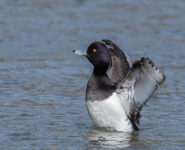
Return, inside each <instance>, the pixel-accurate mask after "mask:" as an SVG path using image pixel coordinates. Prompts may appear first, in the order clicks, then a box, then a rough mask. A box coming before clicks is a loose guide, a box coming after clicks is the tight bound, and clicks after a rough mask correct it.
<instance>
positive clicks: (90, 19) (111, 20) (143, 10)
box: [0, 0, 185, 150]
mask: <svg viewBox="0 0 185 150" xmlns="http://www.w3.org/2000/svg"><path fill="white" fill-rule="evenodd" d="M184 8H185V1H184V0H168V1H166V0H155V1H152V0H140V1H135V0H117V1H113V0H99V1H90V0H70V1H69V0H29V1H28V0H1V1H0V149H9V150H11V149H13V150H14V149H63V150H64V149H65V150H67V149H124V148H125V149H130V150H132V149H142V150H143V149H147V150H148V149H168V150H170V149H173V150H174V149H176V150H177V149H184V148H185V134H184V133H185V128H184V126H185V116H184V114H185V90H184V89H185V81H184V79H185V18H184V15H185V9H184ZM101 39H110V40H112V41H114V42H115V43H116V44H117V45H118V46H119V47H120V48H122V49H123V50H124V51H125V52H126V53H127V54H128V55H129V56H130V58H131V59H132V60H133V61H135V60H137V59H140V58H141V57H149V58H151V59H152V60H153V61H154V62H155V64H156V65H157V66H158V67H159V68H160V69H161V70H162V71H163V72H164V73H165V75H166V78H167V79H166V82H165V83H164V84H163V85H162V87H161V88H160V89H159V90H158V91H157V92H156V94H155V95H154V96H153V97H152V98H151V99H150V101H149V102H148V104H147V105H146V106H145V107H144V109H143V111H142V113H141V115H142V118H141V124H140V131H139V132H137V133H133V134H123V133H119V132H106V131H102V130H97V129H95V128H94V126H93V123H92V122H91V120H90V118H89V116H88V113H87V110H86V106H85V87H86V84H87V81H88V77H89V75H90V73H91V71H92V66H91V65H90V64H89V62H88V61H87V60H85V59H84V58H81V57H78V56H75V55H74V54H73V53H72V50H73V49H84V50H86V48H87V47H88V45H89V44H90V43H92V42H93V41H96V40H101Z"/></svg>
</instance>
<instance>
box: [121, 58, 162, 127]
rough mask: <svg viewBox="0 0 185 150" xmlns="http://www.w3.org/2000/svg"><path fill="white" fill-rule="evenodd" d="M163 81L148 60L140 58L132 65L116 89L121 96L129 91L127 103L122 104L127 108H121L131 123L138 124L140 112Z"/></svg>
mask: <svg viewBox="0 0 185 150" xmlns="http://www.w3.org/2000/svg"><path fill="white" fill-rule="evenodd" d="M164 80H165V76H164V74H162V73H161V72H160V70H159V69H158V68H157V67H156V66H155V65H154V63H153V62H152V61H151V60H150V59H149V58H141V60H139V61H136V62H134V63H133V65H132V68H131V70H130V72H129V74H128V75H127V78H126V79H125V80H124V81H122V83H120V85H119V88H118V92H119V93H122V95H123V93H125V91H124V90H129V91H127V92H128V93H130V95H129V98H128V101H125V100H124V102H123V103H124V105H127V106H123V107H127V109H126V113H127V115H128V117H129V118H130V119H131V121H132V122H133V123H138V124H139V118H140V111H141V110H142V108H143V106H144V105H145V104H146V102H147V101H148V100H149V98H150V97H151V95H152V94H153V93H154V92H155V91H156V89H157V88H158V86H159V85H160V84H162V83H163V82H164Z"/></svg>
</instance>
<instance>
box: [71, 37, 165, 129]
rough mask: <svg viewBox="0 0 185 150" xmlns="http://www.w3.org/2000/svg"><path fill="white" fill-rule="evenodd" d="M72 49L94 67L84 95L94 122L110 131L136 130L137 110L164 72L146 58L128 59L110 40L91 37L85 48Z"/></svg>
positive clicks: (138, 120)
mask: <svg viewBox="0 0 185 150" xmlns="http://www.w3.org/2000/svg"><path fill="white" fill-rule="evenodd" d="M73 52H74V53H75V54H77V55H81V56H84V57H86V58H87V59H88V60H89V62H90V63H91V64H92V65H93V67H94V68H93V71H92V74H91V75H90V77H89V80H88V83H87V87H86V96H85V99H86V106H87V110H88V113H89V116H90V118H91V119H92V121H93V122H94V124H95V126H96V127H100V128H105V129H107V130H110V131H121V132H133V131H138V130H139V128H138V125H139V123H140V117H141V115H140V112H141V110H142V108H143V106H144V105H145V104H146V103H147V102H148V100H149V99H150V97H151V96H152V95H153V93H154V92H155V91H156V90H157V89H158V87H159V86H160V85H161V84H162V83H163V82H164V81H165V75H164V74H163V73H162V72H161V71H160V70H159V69H158V68H157V67H156V65H155V64H154V63H153V61H152V60H151V59H150V58H144V57H142V58H141V59H140V60H137V61H135V62H132V61H131V59H130V58H129V56H128V55H127V54H126V53H125V52H124V51H123V50H121V49H120V48H119V47H118V46H117V45H116V44H115V43H114V42H112V41H111V40H100V41H95V42H93V43H91V44H90V45H89V46H88V48H87V50H86V51H83V50H73ZM110 70H111V72H110ZM109 72H110V73H109Z"/></svg>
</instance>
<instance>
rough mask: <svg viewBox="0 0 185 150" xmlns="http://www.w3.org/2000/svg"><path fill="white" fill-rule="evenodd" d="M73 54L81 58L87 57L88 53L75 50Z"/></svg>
mask: <svg viewBox="0 0 185 150" xmlns="http://www.w3.org/2000/svg"><path fill="white" fill-rule="evenodd" d="M73 53H75V54H77V55H81V56H87V52H86V51H82V50H73Z"/></svg>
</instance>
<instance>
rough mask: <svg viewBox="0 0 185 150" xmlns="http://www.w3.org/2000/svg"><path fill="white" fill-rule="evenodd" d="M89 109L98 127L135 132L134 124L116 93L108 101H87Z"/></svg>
mask: <svg viewBox="0 0 185 150" xmlns="http://www.w3.org/2000/svg"><path fill="white" fill-rule="evenodd" d="M87 108H88V111H89V115H90V117H91V118H92V120H93V122H94V123H95V125H96V126H98V127H105V128H108V129H110V130H115V131H122V132H132V131H133V127H132V124H131V122H130V120H129V119H128V118H127V116H126V113H125V111H124V108H123V107H122V105H121V103H120V98H119V96H118V95H117V94H116V93H113V94H112V95H111V96H110V97H109V98H108V99H106V100H102V101H98V100H97V101H87Z"/></svg>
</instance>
